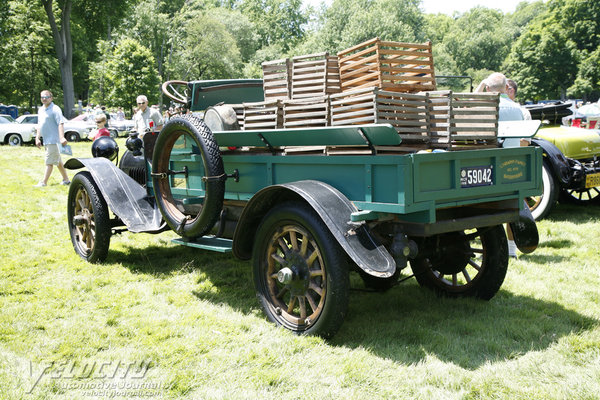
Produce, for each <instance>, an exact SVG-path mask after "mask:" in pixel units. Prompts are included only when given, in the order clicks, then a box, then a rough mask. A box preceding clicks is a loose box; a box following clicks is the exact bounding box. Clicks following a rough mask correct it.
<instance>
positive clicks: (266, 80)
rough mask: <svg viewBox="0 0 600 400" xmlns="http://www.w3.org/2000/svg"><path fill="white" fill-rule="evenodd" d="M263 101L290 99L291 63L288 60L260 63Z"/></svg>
mask: <svg viewBox="0 0 600 400" xmlns="http://www.w3.org/2000/svg"><path fill="white" fill-rule="evenodd" d="M262 70H263V91H264V93H265V101H269V100H277V99H279V100H284V99H289V98H290V88H291V79H292V75H291V62H290V60H289V59H288V58H284V59H281V60H275V61H265V62H264V63H262Z"/></svg>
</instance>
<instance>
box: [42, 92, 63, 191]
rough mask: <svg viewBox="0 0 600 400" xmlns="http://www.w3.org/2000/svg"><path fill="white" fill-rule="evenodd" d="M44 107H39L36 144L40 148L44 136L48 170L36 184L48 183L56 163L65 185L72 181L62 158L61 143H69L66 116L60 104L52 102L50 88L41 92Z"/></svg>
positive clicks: (43, 184)
mask: <svg viewBox="0 0 600 400" xmlns="http://www.w3.org/2000/svg"><path fill="white" fill-rule="evenodd" d="M40 96H41V100H42V107H40V108H39V109H38V125H37V135H36V136H35V145H36V146H37V147H38V148H40V147H41V146H42V142H41V140H40V138H44V147H45V148H46V172H45V173H44V178H43V179H42V180H41V181H40V182H39V183H38V184H37V185H36V186H38V187H43V186H46V185H47V184H48V179H49V178H50V175H51V174H52V168H53V166H54V165H56V166H57V167H58V170H59V171H60V174H61V175H62V178H63V181H62V184H63V185H68V184H69V183H71V182H70V181H69V176H68V175H67V171H66V170H65V167H64V165H63V162H62V160H61V158H60V150H59V146H60V145H65V144H67V139H65V127H64V125H63V123H64V117H63V114H62V111H61V109H60V107H59V106H57V105H56V104H54V103H53V102H52V93H51V92H50V91H49V90H44V91H42V93H41V94H40Z"/></svg>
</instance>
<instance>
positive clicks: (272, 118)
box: [243, 100, 283, 130]
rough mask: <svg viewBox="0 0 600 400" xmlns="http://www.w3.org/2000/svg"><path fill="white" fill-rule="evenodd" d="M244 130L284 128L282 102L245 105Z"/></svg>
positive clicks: (271, 101) (272, 101)
mask: <svg viewBox="0 0 600 400" xmlns="http://www.w3.org/2000/svg"><path fill="white" fill-rule="evenodd" d="M243 105H244V129H245V130H260V129H278V128H282V127H283V112H282V104H281V100H269V101H262V102H258V103H243Z"/></svg>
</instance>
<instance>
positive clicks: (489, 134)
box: [426, 91, 499, 150]
mask: <svg viewBox="0 0 600 400" xmlns="http://www.w3.org/2000/svg"><path fill="white" fill-rule="evenodd" d="M426 95H427V98H428V114H429V127H428V130H429V136H430V140H431V147H432V148H437V149H445V150H469V149H475V148H490V147H497V146H498V108H499V96H498V94H494V93H453V92H452V91H437V92H436V91H434V92H428V93H426Z"/></svg>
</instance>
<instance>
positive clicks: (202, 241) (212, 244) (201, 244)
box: [171, 236, 233, 253]
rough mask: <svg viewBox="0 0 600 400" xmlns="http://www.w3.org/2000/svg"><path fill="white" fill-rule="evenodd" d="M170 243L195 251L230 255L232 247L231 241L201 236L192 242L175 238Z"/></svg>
mask: <svg viewBox="0 0 600 400" xmlns="http://www.w3.org/2000/svg"><path fill="white" fill-rule="evenodd" d="M171 242H173V243H176V244H180V245H183V246H188V247H195V248H197V249H203V250H210V251H216V252H218V253H230V252H231V248H232V246H233V240H231V239H223V238H218V237H214V236H203V237H199V238H196V239H193V240H191V239H184V238H177V239H173V240H171Z"/></svg>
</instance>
